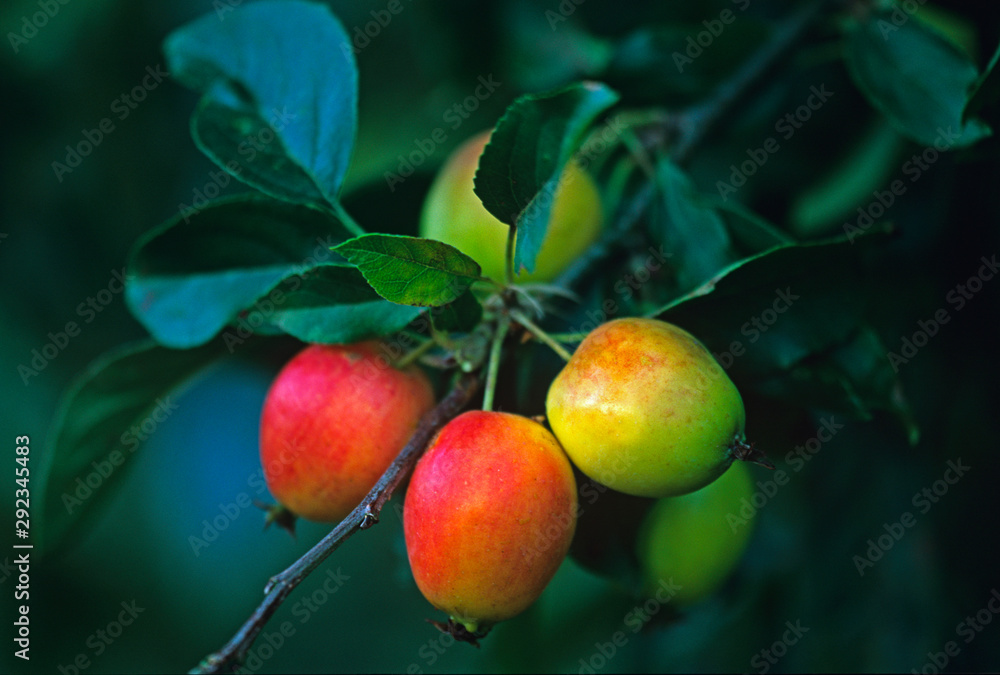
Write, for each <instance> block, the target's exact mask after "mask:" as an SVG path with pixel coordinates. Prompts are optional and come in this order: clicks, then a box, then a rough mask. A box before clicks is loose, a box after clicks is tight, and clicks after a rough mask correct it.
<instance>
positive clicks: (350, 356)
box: [260, 341, 434, 522]
mask: <svg viewBox="0 0 1000 675" xmlns="http://www.w3.org/2000/svg"><path fill="white" fill-rule="evenodd" d="M433 406H434V392H433V389H432V388H431V384H430V381H429V380H428V379H427V376H426V375H425V374H424V373H423V371H422V370H420V369H419V368H418V367H416V366H409V367H407V368H405V369H403V370H398V369H396V368H394V367H393V366H392V365H391V364H390V363H389V361H388V360H387V359H386V358H385V356H384V354H383V353H382V350H381V349H380V346H379V343H378V342H376V341H369V342H361V343H357V344H352V345H310V346H309V347H306V348H305V349H303V350H302V351H301V352H299V353H298V354H297V355H296V356H295V357H294V358H292V360H291V361H289V362H288V363H287V364H285V367H284V368H282V370H281V372H280V373H279V374H278V376H277V377H276V378H275V380H274V382H273V383H272V384H271V388H270V390H269V391H268V393H267V398H266V399H265V401H264V410H263V413H262V415H261V421H260V459H261V463H262V465H263V467H264V477H265V479H266V481H267V486H268V488H269V489H270V490H271V494H272V495H274V497H275V499H277V500H278V501H279V502H280V503H281V504H282V505H283V506H285V507H286V508H287V509H289V510H290V511H292V512H293V513H294V514H296V515H298V516H302V517H303V518H308V519H309V520H315V521H322V522H335V521H339V520H342V519H343V518H344V517H345V516H346V515H347V514H348V513H350V512H351V511H352V510H353V509H354V508H355V507H356V506H357V505H358V504H360V503H361V500H362V499H363V498H364V496H365V495H366V494H367V493H368V491H369V490H371V489H372V487H374V486H375V483H377V482H378V479H379V478H380V477H381V476H382V474H383V473H384V472H385V470H386V469H387V468H388V467H389V464H391V463H392V460H393V459H394V458H395V457H396V455H397V454H398V453H399V451H400V450H402V449H403V446H405V445H406V443H407V442H408V441H409V439H410V436H411V435H412V434H413V432H414V430H415V429H416V427H417V424H418V423H419V422H420V418H421V417H422V416H423V415H424V414H425V413H427V412H428V411H429V410H430V409H431V408H432V407H433Z"/></svg>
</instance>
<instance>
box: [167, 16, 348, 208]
mask: <svg viewBox="0 0 1000 675" xmlns="http://www.w3.org/2000/svg"><path fill="white" fill-rule="evenodd" d="M164 52H165V53H166V56H167V63H168V69H169V70H170V73H171V75H172V76H173V77H175V78H176V79H177V80H179V81H180V82H182V83H184V84H185V85H187V86H188V87H190V88H192V89H194V90H196V91H199V92H203V93H204V98H203V100H202V104H201V106H200V107H199V109H198V111H197V112H196V113H195V116H194V119H193V123H192V125H193V130H194V135H195V139H196V141H197V142H198V144H199V146H200V147H201V149H202V150H204V152H205V154H207V155H208V156H209V158H211V159H212V160H213V161H214V162H215V163H216V164H218V165H219V166H221V167H223V168H224V169H226V170H227V171H229V172H230V173H232V174H233V175H235V176H236V177H237V178H239V179H240V180H242V181H244V182H246V183H247V184H249V185H252V186H253V187H256V188H258V189H260V190H261V191H263V192H265V193H267V194H270V195H272V196H274V197H278V198H280V199H284V200H288V201H293V202H297V203H307V204H308V203H316V202H319V201H324V202H326V203H327V204H335V203H336V201H337V196H338V194H339V192H340V186H341V183H342V182H343V179H344V174H345V173H346V172H347V165H348V161H349V160H350V154H351V149H352V147H353V144H354V134H355V130H356V126H357V96H358V93H357V92H358V83H357V66H356V65H355V62H354V52H353V50H352V45H351V41H350V37H349V36H348V35H347V33H346V32H345V31H344V28H343V26H341V24H340V22H339V21H338V20H337V19H336V17H334V16H333V14H332V13H331V12H330V10H329V8H327V7H325V6H323V5H321V4H318V3H312V2H299V1H298V0H286V1H284V2H275V1H264V2H255V3H248V4H246V5H244V6H240V7H226V8H225V10H224V13H222V14H220V13H219V12H213V13H212V14H211V15H208V16H204V17H202V18H201V19H198V20H196V21H193V22H192V23H190V24H188V25H186V26H184V27H182V28H180V29H178V30H176V31H174V32H173V33H172V34H171V35H170V36H169V37H168V38H167V40H166V41H165V43H164Z"/></svg>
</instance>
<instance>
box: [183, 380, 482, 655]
mask: <svg viewBox="0 0 1000 675" xmlns="http://www.w3.org/2000/svg"><path fill="white" fill-rule="evenodd" d="M479 384H480V378H479V374H478V373H466V374H463V375H462V376H461V377H460V378H459V379H458V381H457V382H456V383H455V385H454V386H453V387H452V389H451V391H450V392H448V395H447V396H445V397H444V398H443V399H442V400H441V402H440V403H438V404H437V406H436V407H435V408H434V409H433V410H432V411H431V412H429V413H428V414H427V415H425V416H424V418H423V419H422V420H420V424H419V426H417V430H416V431H415V432H414V433H413V436H412V437H411V438H410V442H409V443H407V444H406V447H405V448H403V450H402V451H401V452H400V453H399V455H397V456H396V459H395V460H393V462H392V464H390V465H389V468H388V469H386V471H385V473H384V474H382V477H381V478H380V479H379V481H378V483H376V484H375V487H373V488H372V489H371V492H369V493H368V494H367V495H366V496H365V498H364V499H363V500H362V502H361V503H360V504H359V505H358V506H357V508H355V509H354V510H353V511H351V513H350V514H349V515H348V516H347V517H346V518H344V520H342V521H341V522H340V524H339V525H337V526H336V527H335V528H333V530H332V531H331V532H330V533H329V534H328V535H326V536H325V537H323V539H322V540H320V542H319V543H318V544H316V545H315V546H313V547H312V549H310V550H309V552H307V553H306V554H305V555H303V556H302V557H301V558H299V559H298V560H296V561H295V562H294V563H293V564H292V565H291V566H290V567H289V568H288V569H286V570H285V571H283V572H281V573H280V574H277V575H275V576H273V577H271V579H270V581H268V583H267V586H266V587H265V588H264V593H265V594H266V597H265V598H264V601H263V602H261V604H260V606H259V607H257V609H256V610H254V612H253V614H251V615H250V618H249V619H247V621H246V623H244V624H243V626H242V627H241V628H240V629H239V631H237V633H236V635H234V636H233V638H232V639H231V640H230V641H229V642H227V643H226V644H225V646H223V647H222V648H221V649H220V650H219V651H217V652H215V653H213V654H210V655H209V656H207V657H205V659H204V660H203V661H202V662H201V663H199V664H198V666H197V667H196V668H194V669H193V670H192V671H191V672H192V673H222V672H226V671H227V669H228V670H229V671H232V670H233V669H234V668H235V667H237V666H238V665H239V664H241V663H243V661H244V660H245V658H246V655H247V651H248V650H249V649H250V645H252V644H253V641H254V639H256V637H257V635H258V634H259V633H260V632H261V630H262V629H263V628H264V624H266V623H267V621H268V619H270V618H271V615H272V614H274V612H275V611H276V610H277V609H278V607H279V606H280V605H281V603H282V602H283V601H284V600H285V598H286V597H288V595H289V594H290V593H291V592H292V590H294V589H295V587H296V586H298V585H299V583H300V582H301V581H302V580H303V579H305V578H306V576H308V575H309V574H310V573H311V572H312V571H313V570H315V569H316V568H317V567H319V565H320V563H322V562H323V561H324V560H325V559H326V558H327V556H329V555H330V554H331V553H333V552H334V551H335V550H337V548H338V547H339V546H340V545H341V544H343V543H344V542H345V541H346V540H347V539H348V538H349V537H350V536H351V535H353V534H354V533H355V532H357V531H358V530H363V529H367V528H369V527H371V526H372V525H374V524H375V523H377V522H378V517H379V513H380V512H381V511H382V507H383V506H384V505H385V503H386V502H387V501H389V498H390V497H391V496H392V493H393V492H394V491H395V490H396V488H397V487H399V484H400V483H401V482H402V481H403V479H404V478H405V477H406V475H407V474H408V473H409V471H410V469H412V468H413V466H414V464H416V462H417V459H418V458H419V457H420V455H421V454H422V453H423V451H424V449H425V448H426V447H427V444H428V443H429V442H430V440H431V438H433V436H434V434H435V433H437V432H438V430H439V429H441V427H443V426H444V425H445V424H447V423H448V422H449V421H450V420H451V419H452V418H454V417H455V416H456V415H458V413H459V412H461V411H462V408H464V407H465V405H466V404H467V403H468V402H469V401H470V400H471V399H472V396H473V394H475V392H476V390H478V389H479Z"/></svg>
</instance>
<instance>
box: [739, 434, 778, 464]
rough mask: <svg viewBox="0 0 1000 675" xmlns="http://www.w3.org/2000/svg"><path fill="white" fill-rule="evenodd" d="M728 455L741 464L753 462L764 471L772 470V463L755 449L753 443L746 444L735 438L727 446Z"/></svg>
mask: <svg viewBox="0 0 1000 675" xmlns="http://www.w3.org/2000/svg"><path fill="white" fill-rule="evenodd" d="M729 454H731V455H732V456H733V457H734V458H736V459H738V460H740V461H741V462H753V463H754V464H759V465H761V466H762V467H764V468H765V469H774V462H772V461H771V460H769V459H768V458H767V455H765V454H764V451H763V450H760V449H758V448H757V445H756V444H755V443H747V442H746V441H744V440H743V439H742V438H737V439H736V440H734V441H733V444H732V445H730V446H729Z"/></svg>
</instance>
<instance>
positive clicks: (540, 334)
mask: <svg viewBox="0 0 1000 675" xmlns="http://www.w3.org/2000/svg"><path fill="white" fill-rule="evenodd" d="M510 315H511V317H513V319H514V320H515V321H517V322H518V323H519V324H521V325H522V326H524V327H525V328H527V329H528V332H529V333H531V334H532V335H534V336H535V337H536V338H538V339H539V340H541V341H542V342H544V343H545V344H547V345H548V346H549V347H550V348H551V349H552V351H554V352H555V353H556V354H558V355H559V356H561V357H562V359H563V361H569V360H570V359H571V358H572V357H573V355H572V354H570V353H569V352H568V351H566V348H565V347H563V346H562V345H561V344H559V343H558V342H556V341H555V340H554V339H553V338H552V336H551V335H549V334H548V333H546V332H545V331H544V330H542V329H541V328H540V327H539V326H538V325H537V324H536V323H535V322H534V321H532V320H531V319H529V318H528V317H527V316H526V315H525V314H524V312H520V311H518V310H516V309H515V310H512V311H511V313H510Z"/></svg>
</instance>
